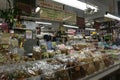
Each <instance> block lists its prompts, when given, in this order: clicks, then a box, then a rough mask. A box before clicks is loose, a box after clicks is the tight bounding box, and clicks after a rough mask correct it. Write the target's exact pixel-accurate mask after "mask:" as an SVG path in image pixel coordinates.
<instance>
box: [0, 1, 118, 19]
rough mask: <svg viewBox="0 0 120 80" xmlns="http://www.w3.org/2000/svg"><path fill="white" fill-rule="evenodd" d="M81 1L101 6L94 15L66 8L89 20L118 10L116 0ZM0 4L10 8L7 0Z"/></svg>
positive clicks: (1, 7)
mask: <svg viewBox="0 0 120 80" xmlns="http://www.w3.org/2000/svg"><path fill="white" fill-rule="evenodd" d="M10 1H12V0H10ZM80 1H83V2H87V3H90V4H93V5H96V6H98V8H99V10H98V12H97V13H95V14H94V15H85V14H84V12H83V11H81V10H78V9H75V8H71V7H68V6H66V7H65V9H66V10H70V11H73V12H76V14H77V15H78V16H80V17H85V18H86V19H87V20H91V19H96V18H100V17H103V15H104V14H105V12H106V11H110V12H112V13H115V10H116V9H115V8H116V7H115V6H116V0H80ZM0 4H1V5H0V9H6V8H8V3H7V0H0Z"/></svg>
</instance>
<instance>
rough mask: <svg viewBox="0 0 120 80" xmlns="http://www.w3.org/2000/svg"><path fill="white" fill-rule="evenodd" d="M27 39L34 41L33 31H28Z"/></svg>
mask: <svg viewBox="0 0 120 80" xmlns="http://www.w3.org/2000/svg"><path fill="white" fill-rule="evenodd" d="M26 39H32V31H31V30H27V31H26Z"/></svg>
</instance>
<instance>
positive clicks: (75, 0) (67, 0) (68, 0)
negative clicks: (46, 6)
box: [53, 0, 98, 12]
mask: <svg viewBox="0 0 120 80" xmlns="http://www.w3.org/2000/svg"><path fill="white" fill-rule="evenodd" d="M53 1H55V2H58V3H61V4H65V5H68V6H71V7H74V8H78V9H81V10H86V9H87V8H91V9H94V10H95V12H97V10H98V9H97V7H96V6H92V5H90V4H87V3H84V2H81V1H79V0H53Z"/></svg>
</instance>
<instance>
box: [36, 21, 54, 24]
mask: <svg viewBox="0 0 120 80" xmlns="http://www.w3.org/2000/svg"><path fill="white" fill-rule="evenodd" d="M35 23H37V24H45V25H52V23H47V22H38V21H36V22H35Z"/></svg>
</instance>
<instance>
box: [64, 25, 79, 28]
mask: <svg viewBox="0 0 120 80" xmlns="http://www.w3.org/2000/svg"><path fill="white" fill-rule="evenodd" d="M63 26H65V27H68V28H78V26H71V25H63Z"/></svg>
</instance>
